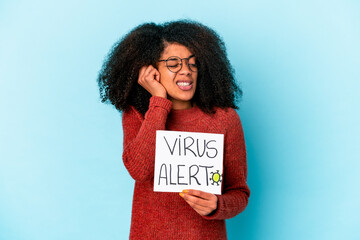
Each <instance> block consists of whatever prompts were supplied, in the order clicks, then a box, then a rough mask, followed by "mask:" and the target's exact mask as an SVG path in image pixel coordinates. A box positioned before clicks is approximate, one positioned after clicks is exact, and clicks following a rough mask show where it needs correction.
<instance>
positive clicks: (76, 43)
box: [0, 0, 360, 240]
mask: <svg viewBox="0 0 360 240" xmlns="http://www.w3.org/2000/svg"><path fill="white" fill-rule="evenodd" d="M99 2H100V1H99ZM99 2H97V1H84V0H82V1H70V0H68V1H45V0H33V1H0V35H1V37H0V84H1V85H0V114H1V118H0V239H4V240H15V239H16V240H49V239H51V240H63V239H70V240H72V239H88V240H92V239H107V240H111V239H114V240H115V239H126V238H128V234H129V227H130V214H131V201H132V191H133V185H134V181H133V180H132V179H131V178H130V176H129V174H128V173H127V171H126V169H125V168H124V166H123V163H122V160H121V154H122V137H123V136H122V126H121V115H120V113H119V112H117V111H116V110H115V108H114V107H112V106H110V105H105V104H102V103H100V98H99V93H98V88H97V83H96V77H97V74H98V71H99V70H100V67H101V65H102V62H103V60H104V58H105V56H106V54H107V53H108V51H109V49H110V48H111V46H112V45H113V44H114V43H115V42H116V41H117V40H118V39H119V38H120V37H121V36H123V35H124V34H125V33H127V32H128V31H129V30H130V29H132V28H133V27H135V26H136V25H138V24H140V23H143V22H148V21H153V22H156V23H160V22H164V21H167V20H175V19H179V18H191V19H194V20H198V21H200V22H202V23H204V24H206V25H208V26H210V27H212V28H213V29H215V30H216V31H217V32H218V33H219V34H220V35H221V36H222V37H223V40H224V41H225V43H226V46H227V49H228V56H229V59H230V61H231V63H232V64H233V66H234V68H235V71H236V77H237V79H238V80H239V81H240V83H241V86H242V88H243V91H244V96H243V99H242V101H241V103H240V110H239V115H240V117H241V119H242V122H243V126H244V131H245V136H246V143H247V150H248V168H249V172H248V183H249V186H250V188H251V191H252V192H251V197H250V202H249V205H248V207H247V209H246V210H245V211H244V212H243V213H241V214H240V215H238V216H237V217H235V218H233V219H231V220H228V221H227V226H228V236H229V239H259V240H260V239H360V238H359V236H360V231H359V230H358V227H359V226H360V217H359V215H360V187H359V183H360V177H359V175H360V161H359V160H360V158H359V154H360V151H359V142H360V141H359V135H360V127H359V123H360V121H359V116H360V114H359V106H358V105H359V102H360V101H359V100H360V97H359V90H360V88H359V80H360V78H359V77H360V57H359V56H360V2H359V1H355V0H353V1H350V0H338V1H320V0H311V1H310V0H302V1H285V0H284V1H265V0H254V1H239V0H237V1H235V0H233V1H215V0H207V1H188V0H183V1H175V2H174V1H145V0H144V1H126V2H125V1H115V0H113V1H102V3H101V4H100V3H99Z"/></svg>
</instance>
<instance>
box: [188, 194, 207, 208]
mask: <svg viewBox="0 0 360 240" xmlns="http://www.w3.org/2000/svg"><path fill="white" fill-rule="evenodd" d="M182 197H183V198H184V199H185V201H187V202H190V203H192V204H194V205H199V206H202V207H205V208H207V207H213V206H212V205H213V204H212V203H211V202H210V201H209V200H205V199H203V198H199V197H196V196H193V195H190V194H183V195H182Z"/></svg>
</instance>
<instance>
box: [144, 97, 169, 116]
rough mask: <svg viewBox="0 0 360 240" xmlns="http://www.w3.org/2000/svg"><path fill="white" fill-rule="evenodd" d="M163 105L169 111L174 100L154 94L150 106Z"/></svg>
mask: <svg viewBox="0 0 360 240" xmlns="http://www.w3.org/2000/svg"><path fill="white" fill-rule="evenodd" d="M151 107H161V108H164V109H165V110H166V111H167V112H168V113H169V112H170V111H171V108H172V102H171V101H170V100H169V99H166V98H163V97H157V96H152V97H151V98H150V104H149V108H151Z"/></svg>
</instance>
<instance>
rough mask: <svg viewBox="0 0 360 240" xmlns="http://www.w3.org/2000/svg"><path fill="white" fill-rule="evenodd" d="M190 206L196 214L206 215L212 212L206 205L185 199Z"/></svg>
mask: <svg viewBox="0 0 360 240" xmlns="http://www.w3.org/2000/svg"><path fill="white" fill-rule="evenodd" d="M185 201H186V200H185ZM186 202H187V203H188V204H189V206H190V207H192V208H193V209H194V210H195V211H196V212H197V213H198V214H200V215H202V216H203V215H207V214H209V213H211V212H212V210H211V209H210V208H207V207H204V206H201V205H197V204H195V203H193V202H190V201H186Z"/></svg>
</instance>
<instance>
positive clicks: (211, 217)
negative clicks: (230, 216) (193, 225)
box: [202, 195, 224, 220]
mask: <svg viewBox="0 0 360 240" xmlns="http://www.w3.org/2000/svg"><path fill="white" fill-rule="evenodd" d="M217 198H218V203H217V208H216V210H215V211H214V212H212V213H211V214H210V215H206V216H202V217H203V218H204V219H206V220H215V219H221V218H222V217H221V215H222V214H221V210H222V209H224V200H223V198H222V196H221V195H217Z"/></svg>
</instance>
